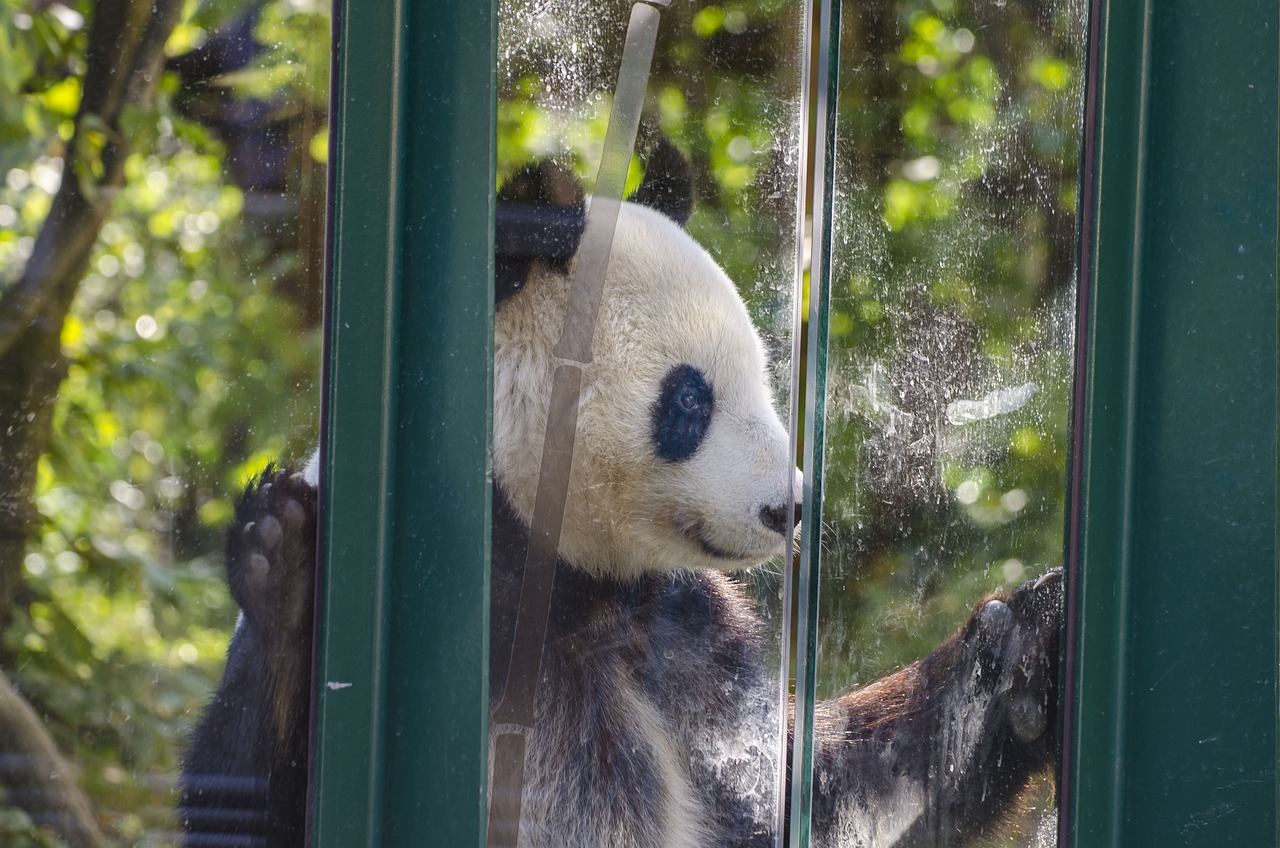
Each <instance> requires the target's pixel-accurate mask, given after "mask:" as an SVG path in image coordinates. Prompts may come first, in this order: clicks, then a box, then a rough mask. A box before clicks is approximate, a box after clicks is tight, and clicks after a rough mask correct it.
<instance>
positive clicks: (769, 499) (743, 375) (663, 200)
mask: <svg viewBox="0 0 1280 848" xmlns="http://www.w3.org/2000/svg"><path fill="white" fill-rule="evenodd" d="M691 186H692V180H691V178H690V175H689V169H688V165H687V163H685V161H684V160H683V158H682V157H680V155H679V154H678V153H676V152H675V149H674V148H673V147H671V146H670V145H669V143H665V142H661V143H660V144H659V147H658V148H656V149H655V151H654V152H653V154H651V156H650V161H649V166H648V168H647V171H646V175H645V180H644V182H643V183H642V185H641V187H640V189H639V190H638V191H637V192H636V194H635V195H633V196H632V198H631V202H626V203H623V204H622V206H621V209H620V211H619V214H618V221H617V228H616V231H615V234H614V240H613V247H612V253H611V258H610V262H609V269H608V272H607V274H606V278H605V286H604V296H603V301H602V303H601V308H600V313H599V317H598V319H597V324H596V328H595V333H594V346H593V350H592V362H591V363H590V364H589V365H587V366H585V367H584V369H583V371H584V377H583V386H582V394H581V400H580V405H579V413H578V429H577V437H576V442H575V446H574V452H573V465H572V469H571V474H570V483H569V495H568V502H567V506H566V510H565V517H564V524H563V528H562V531H561V536H560V554H561V556H562V557H563V558H564V559H565V560H566V561H567V562H569V563H571V564H573V565H575V566H577V567H579V568H582V569H585V570H587V571H590V572H593V573H596V574H600V575H609V576H615V577H630V576H636V575H639V574H641V573H643V572H647V571H670V570H674V569H679V568H689V567H695V568H698V567H700V568H714V569H739V568H746V567H749V566H752V565H755V564H757V563H760V562H762V561H764V560H765V559H767V558H769V557H770V556H773V555H774V554H777V553H780V552H782V551H783V550H784V549H786V548H787V547H789V538H788V537H787V531H788V519H789V517H790V516H792V515H795V516H796V518H797V520H798V517H799V502H800V495H799V491H800V482H799V479H798V478H799V473H798V472H796V471H795V469H794V464H793V462H792V459H791V452H790V446H789V439H788V435H787V430H786V428H785V427H784V426H783V425H782V422H781V421H780V420H779V418H778V415H777V412H776V411H775V410H774V408H773V404H772V400H771V393H770V389H769V385H768V381H767V377H766V370H765V369H766V363H765V354H764V349H763V346H762V344H761V342H760V339H759V337H758V336H757V334H756V331H755V329H754V327H753V326H752V324H751V320H750V317H749V316H748V314H747V310H746V307H745V306H744V304H743V302H742V299H741V297H739V295H738V292H737V290H736V288H735V287H734V285H733V283H732V281H731V280H730V279H729V278H728V276H727V275H726V274H725V273H724V271H722V270H721V269H720V267H719V266H718V265H717V264H716V263H715V261H714V260H713V259H712V258H711V257H710V256H709V255H708V254H707V252H706V251H705V250H703V249H702V247H700V246H699V245H698V244H697V243H696V242H695V241H694V240H693V239H692V238H690V236H689V235H688V234H687V233H686V232H685V231H684V229H683V224H684V222H685V221H686V220H687V218H688V214H689V212H690V211H691V209H692V193H691ZM499 200H500V202H501V203H500V216H499V231H498V244H499V260H498V263H497V280H498V283H497V285H498V299H499V306H498V310H497V316H496V318H495V322H494V372H495V379H494V436H493V442H494V473H495V477H496V479H497V483H498V485H499V486H501V487H502V489H503V491H504V492H505V493H506V495H507V497H508V499H509V500H510V501H511V503H512V505H513V506H514V507H515V509H516V511H517V512H518V513H519V515H520V517H521V518H522V519H523V520H524V521H525V522H526V523H528V522H529V521H530V520H531V517H532V514H533V504H534V494H535V492H536V490H537V485H538V474H539V466H540V462H541V450H540V448H541V445H542V441H543V436H544V434H545V432H546V425H547V410H548V406H549V399H550V391H551V385H552V374H553V372H554V370H555V368H556V366H557V365H558V364H559V360H557V359H556V357H555V356H554V355H553V352H552V351H553V348H554V347H555V345H556V342H557V341H558V339H559V336H560V332H561V326H562V323H563V320H564V311H565V304H566V301H567V297H568V293H569V288H570V284H571V277H572V268H573V254H574V252H575V251H576V249H577V242H578V239H579V238H580V236H581V233H582V220H583V201H582V192H581V188H580V187H579V186H578V184H577V182H576V180H574V179H573V178H572V177H571V176H570V175H569V174H568V172H567V171H564V170H563V169H560V168H558V167H556V166H554V165H551V164H548V163H543V164H541V165H539V166H536V167H534V168H530V169H527V170H525V171H523V172H521V173H520V174H518V175H516V176H515V177H512V179H511V180H510V181H508V184H507V185H505V186H504V187H503V190H502V192H500V193H499ZM538 208H541V209H543V210H549V212H550V214H549V215H544V216H543V220H544V221H548V222H550V225H549V226H544V227H542V228H541V230H540V234H539V235H536V236H535V235H531V234H530V231H528V229H527V228H525V229H522V228H521V227H522V225H521V224H520V221H522V220H524V221H527V220H530V219H532V217H534V216H532V215H531V214H530V213H531V212H532V211H533V210H535V209H538ZM504 210H505V213H506V214H503V211H504ZM513 221H514V222H515V223H514V224H512V222H513ZM504 222H506V225H505V226H504Z"/></svg>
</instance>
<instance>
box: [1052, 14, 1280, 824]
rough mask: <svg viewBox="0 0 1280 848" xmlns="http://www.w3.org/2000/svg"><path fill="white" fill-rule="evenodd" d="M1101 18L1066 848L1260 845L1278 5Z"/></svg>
mask: <svg viewBox="0 0 1280 848" xmlns="http://www.w3.org/2000/svg"><path fill="white" fill-rule="evenodd" d="M1099 5H1100V8H1099V9H1098V10H1097V14H1096V16H1095V23H1096V26H1097V40H1096V44H1097V47H1098V53H1097V62H1096V64H1095V77H1096V79H1095V87H1094V92H1093V95H1092V97H1091V100H1090V104H1091V112H1090V114H1091V119H1090V120H1088V121H1087V122H1086V123H1087V125H1092V128H1093V133H1092V135H1093V138H1092V141H1091V144H1092V147H1091V149H1090V150H1089V151H1088V153H1089V156H1088V157H1087V158H1088V159H1090V161H1091V165H1090V167H1089V171H1088V173H1086V175H1085V210H1084V214H1085V226H1084V239H1085V244H1084V247H1085V250H1084V251H1083V263H1082V265H1083V270H1084V273H1085V279H1086V280H1087V281H1088V283H1089V288H1088V301H1087V310H1086V312H1087V317H1088V324H1087V339H1086V344H1087V347H1086V348H1085V353H1086V358H1085V366H1086V367H1085V370H1084V371H1083V372H1082V375H1081V379H1082V380H1083V381H1084V382H1083V384H1082V390H1083V393H1082V400H1083V404H1084V405H1083V407H1082V413H1083V414H1082V417H1081V419H1080V420H1081V422H1082V425H1083V429H1082V432H1081V434H1080V435H1081V437H1082V441H1081V445H1080V449H1079V451H1078V453H1077V457H1078V465H1077V468H1076V473H1075V478H1074V479H1075V485H1076V490H1075V493H1076V498H1075V500H1076V505H1075V510H1074V512H1075V516H1076V520H1077V521H1078V528H1077V529H1078V545H1077V547H1076V548H1075V550H1074V552H1073V557H1072V558H1073V560H1074V563H1075V565H1076V566H1077V567H1078V570H1079V582H1078V584H1077V586H1076V587H1075V588H1074V591H1073V592H1072V593H1071V595H1070V596H1069V605H1070V606H1071V608H1072V612H1073V613H1074V614H1075V619H1074V621H1073V623H1072V630H1071V633H1070V641H1071V643H1072V644H1073V646H1074V648H1075V650H1074V653H1073V654H1071V656H1070V659H1071V661H1072V663H1073V667H1074V670H1075V673H1076V684H1075V687H1074V692H1073V693H1072V694H1071V695H1070V696H1069V697H1070V701H1069V704H1068V708H1069V711H1070V717H1069V721H1068V726H1067V728H1066V731H1067V734H1068V735H1067V741H1066V753H1067V756H1068V764H1067V779H1068V780H1069V783H1067V784H1066V785H1064V787H1063V790H1062V800H1063V806H1064V809H1065V812H1066V818H1065V822H1066V836H1067V844H1070V845H1072V846H1081V847H1082V848H1083V847H1084V846H1089V848H1092V846H1117V848H1119V846H1125V848H1135V847H1136V846H1148V845H1150V846H1162V848H1163V846H1170V845H1179V846H1183V845H1185V846H1206V848H1208V846H1214V848H1217V846H1226V845H1241V846H1263V845H1274V844H1276V841H1275V840H1276V797H1277V796H1276V761H1277V748H1276V742H1277V733H1276V723H1277V690H1276V676H1277V652H1276V623H1277V618H1276V609H1277V604H1276V598H1277V595H1276V588H1277V587H1276V572H1277V564H1276V482H1277V471H1276V469H1277V451H1276V403H1277V396H1276V373H1277V372H1276V318H1277V299H1276V282H1277V265H1276V263H1277V192H1278V191H1280V183H1278V179H1277V149H1278V147H1280V134H1278V131H1277V127H1278V121H1277V103H1278V100H1280V85H1278V80H1280V61H1278V59H1280V41H1278V36H1277V33H1278V32H1280V9H1278V8H1277V6H1276V4H1274V3H1250V2H1244V0H1227V2H1223V3H1217V4H1212V5H1210V4H1202V3H1195V2H1191V0H1170V2H1163V3H1159V4H1152V3H1148V4H1141V3H1120V2H1104V3H1100V4H1099ZM1095 117H1096V120H1092V118H1095Z"/></svg>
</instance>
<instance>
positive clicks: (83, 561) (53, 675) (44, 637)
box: [0, 0, 328, 846]
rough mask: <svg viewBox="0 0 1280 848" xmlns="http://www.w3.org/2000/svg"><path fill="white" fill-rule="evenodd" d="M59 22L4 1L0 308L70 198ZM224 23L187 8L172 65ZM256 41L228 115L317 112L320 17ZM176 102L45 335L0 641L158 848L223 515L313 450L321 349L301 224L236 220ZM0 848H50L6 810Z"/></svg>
mask: <svg viewBox="0 0 1280 848" xmlns="http://www.w3.org/2000/svg"><path fill="white" fill-rule="evenodd" d="M58 9H63V10H64V11H63V12H57V11H56V10H58ZM66 10H67V7H60V6H57V5H54V6H52V7H47V8H46V11H44V12H35V11H31V10H30V9H29V8H28V6H27V4H25V3H21V2H16V1H15V0H0V21H3V22H6V25H5V26H4V27H3V31H4V33H5V34H4V35H3V36H0V69H3V70H2V71H0V85H3V86H5V91H6V92H8V94H6V96H4V97H0V176H3V178H4V179H3V182H2V183H0V290H2V289H3V286H4V285H5V284H7V283H8V282H10V281H12V280H14V279H16V278H17V276H18V274H20V273H21V271H22V268H23V266H24V264H25V261H26V259H27V257H28V256H30V254H31V250H32V246H33V243H34V239H35V237H36V236H37V234H38V233H39V230H40V227H41V226H42V225H43V222H44V219H45V216H46V215H47V213H48V211H49V208H50V204H51V200H52V196H53V194H54V193H55V192H56V190H57V188H58V185H59V183H60V181H61V179H64V178H69V176H70V175H66V174H64V173H63V170H62V161H63V160H62V152H63V147H64V145H65V143H66V141H67V139H68V138H69V137H70V131H69V129H70V119H71V118H72V117H73V116H74V115H75V112H76V108H77V106H78V103H79V93H80V80H79V78H78V77H77V76H76V74H77V73H80V72H82V71H83V49H84V40H83V35H82V34H81V32H80V30H78V29H69V28H68V27H67V26H66V24H65V19H66V18H67V14H66ZM238 11H240V10H238V9H236V8H233V7H228V6H227V5H226V4H223V5H221V6H219V7H216V11H213V12H211V8H210V7H209V6H201V7H198V8H197V7H196V6H195V5H194V4H193V5H192V6H191V7H189V14H188V16H187V17H185V18H184V19H183V21H182V22H181V23H180V24H179V26H178V28H177V30H176V31H175V33H174V34H173V37H172V38H171V39H170V42H169V51H170V53H171V54H173V53H181V52H185V51H186V50H189V49H192V48H194V47H197V46H199V45H200V44H202V43H204V41H205V40H206V39H207V36H208V34H209V33H211V32H214V31H216V30H217V28H218V27H220V26H222V25H224V24H225V23H226V22H227V19H228V18H229V17H230V16H231V15H232V14H233V13H236V12H238ZM87 12H88V10H85V13H86V14H87ZM24 16H25V17H24ZM15 19H16V20H17V21H19V23H20V25H19V26H17V27H16V28H15V27H12V26H9V25H7V23H8V22H13V21H14V20H15ZM318 33H319V35H317V34H318ZM263 34H265V35H266V36H267V37H270V38H272V39H277V41H274V42H271V43H270V44H269V45H268V46H269V49H268V50H266V51H265V52H264V53H263V54H262V55H261V56H259V57H258V59H257V60H256V63H255V65H254V66H253V71H254V73H255V74H258V76H257V77H255V84H254V85H253V86H249V85H248V84H245V85H244V86H243V90H239V88H238V89H237V93H236V95H235V96H236V97H240V98H248V97H257V98H261V99H263V100H265V101H268V102H272V103H278V104H280V108H279V110H278V111H279V112H280V115H281V116H282V119H288V118H290V116H292V115H296V114H301V113H302V112H303V111H305V110H307V109H311V111H312V112H314V109H312V108H311V107H312V106H313V105H314V104H315V103H316V102H317V100H318V102H320V103H323V92H324V90H325V80H326V74H327V61H328V53H327V50H328V47H327V45H328V22H327V18H326V17H325V16H324V15H323V14H322V13H321V11H320V10H309V11H299V10H298V8H297V6H296V4H291V3H286V2H281V3H271V4H268V6H267V7H266V9H265V10H264V12H263V14H262V19H261V24H260V27H259V35H260V37H261V36H263ZM317 62H318V63H319V64H318V66H317V64H316V63H317ZM282 69H285V70H282ZM230 82H234V81H225V80H224V81H221V82H220V83H219V84H222V85H229V84H230ZM180 94H181V91H180V82H179V80H178V78H177V77H176V76H175V75H171V74H170V75H168V76H167V78H166V79H165V80H164V81H163V82H162V84H161V86H160V96H159V97H158V99H157V102H156V103H154V104H153V105H152V106H150V107H148V108H145V109H144V108H137V107H135V108H133V109H132V110H131V111H130V112H128V113H127V114H126V116H125V120H124V121H123V122H122V125H123V130H122V131H123V134H124V135H125V141H126V142H127V143H128V149H129V150H131V151H132V152H131V153H130V154H129V156H128V159H127V161H126V163H125V175H126V182H125V185H124V187H123V189H122V190H121V191H120V192H119V193H118V194H117V195H116V196H115V197H114V198H113V203H112V213H111V217H110V219H109V220H108V221H107V223H106V224H105V225H104V226H103V228H102V231H101V234H100V237H99V239H98V242H97V244H96V246H95V248H94V251H93V255H92V258H91V260H90V267H89V270H88V273H87V274H86V276H85V277H84V279H83V280H82V282H81V284H80V287H79V291H78V295H77V297H76V300H75V303H74V306H73V309H72V312H71V314H70V315H69V316H68V318H67V320H66V322H65V324H64V326H63V331H62V348H63V354H64V356H65V359H66V365H67V372H66V378H65V379H64V381H63V384H62V387H61V390H60V396H59V399H58V403H57V406H56V409H55V413H54V422H53V428H54V436H53V440H52V442H51V444H50V446H49V450H48V452H47V454H46V455H45V456H44V457H43V458H42V459H41V460H40V466H39V483H38V500H37V506H38V508H39V511H40V515H41V519H42V523H41V527H40V530H39V533H38V535H37V537H36V538H34V539H32V540H31V544H30V546H29V552H28V554H27V556H26V560H25V568H24V577H25V586H24V590H23V592H22V593H21V596H20V599H19V604H18V606H17V607H16V608H15V609H14V610H12V611H10V616H9V619H8V622H7V626H6V628H5V629H4V632H3V634H0V637H2V638H0V657H3V662H4V665H5V668H6V671H7V672H8V673H9V674H10V675H11V676H12V677H13V679H14V681H15V683H16V684H17V685H19V686H20V687H21V690H22V692H23V694H24V695H25V696H26V697H27V699H28V700H29V701H30V702H31V703H32V705H33V706H35V708H36V709H37V711H38V712H39V713H40V714H41V715H42V717H43V718H44V719H45V721H46V725H47V727H48V729H49V731H50V733H51V734H52V736H53V738H54V740H55V741H56V742H57V743H58V746H59V747H60V749H61V750H62V751H63V752H64V753H66V754H67V755H68V756H69V757H70V758H71V759H72V760H73V761H74V762H76V763H77V764H78V766H79V768H80V770H81V774H80V778H81V779H80V782H81V785H82V786H83V787H84V788H86V790H87V791H88V792H89V794H90V796H91V798H92V799H93V802H94V803H95V805H96V806H97V808H98V810H99V813H100V815H101V817H102V820H103V821H104V822H105V824H106V826H107V830H108V832H109V835H110V837H111V838H112V839H113V840H114V841H116V842H118V843H119V844H121V845H125V844H128V845H147V844H160V843H159V841H160V840H163V839H164V836H163V834H164V833H165V832H167V831H171V830H172V829H173V827H174V823H173V821H172V813H171V812H170V810H171V809H172V803H173V799H172V796H171V794H170V786H171V783H172V780H173V778H174V776H175V775H176V770H177V762H178V756H179V754H180V752H181V749H182V747H183V745H184V740H185V736H186V734H187V732H188V731H189V728H190V727H191V724H192V723H193V721H194V719H195V717H196V715H197V712H198V710H199V708H200V707H201V706H202V705H203V703H204V702H205V701H206V700H207V698H208V694H209V691H210V689H211V687H212V686H213V684H214V683H216V681H217V679H218V677H219V676H220V674H221V668H222V660H223V656H224V654H225V651H226V645H227V640H228V637H229V634H230V630H231V627H232V625H233V623H234V620H235V615H236V610H235V605H234V603H233V602H232V601H231V599H230V597H229V596H228V593H227V589H226V583H225V578H224V576H223V572H222V566H221V552H220V549H221V537H222V532H223V529H224V528H225V526H226V524H227V522H228V521H229V519H230V516H231V511H232V503H231V500H230V499H231V498H232V497H233V496H234V494H235V493H236V492H237V491H238V489H239V488H240V487H241V486H242V485H243V483H244V481H245V480H246V479H247V478H248V477H249V476H250V475H252V474H253V473H254V472H255V471H256V470H258V469H260V468H262V467H263V466H264V465H265V464H266V463H267V462H268V461H271V460H274V459H277V458H292V459H294V460H297V459H299V458H301V457H302V456H304V455H305V452H306V451H307V450H308V449H309V446H310V445H311V444H314V441H315V439H316V434H317V430H316V420H317V411H318V393H317V381H318V375H319V334H318V331H317V328H316V327H315V326H313V325H312V324H311V323H309V321H308V320H307V318H306V317H305V315H304V311H303V310H302V309H301V308H300V307H299V305H298V304H297V303H296V302H295V295H294V293H293V292H292V291H291V290H290V289H289V288H288V287H285V286H282V285H280V281H281V280H282V279H286V278H289V277H290V276H291V275H292V276H297V275H298V273H299V260H298V258H297V249H296V246H295V244H294V242H295V241H296V237H295V236H293V235H291V233H292V232H293V231H294V230H295V229H296V225H295V224H291V223H289V221H288V219H287V218H285V219H283V221H284V223H282V219H280V218H279V217H272V216H270V215H266V216H264V215H263V214H261V213H259V212H255V211H254V209H253V208H251V207H252V206H254V204H257V205H258V206H261V205H262V201H263V198H260V197H259V198H254V197H250V196H248V195H247V194H246V191H245V189H244V188H243V187H241V186H239V185H237V184H236V183H235V181H234V179H233V177H234V175H233V173H232V171H231V170H230V169H229V167H228V166H229V165H230V163H229V162H228V161H227V159H226V157H227V149H226V147H225V146H224V145H223V143H222V141H221V140H220V138H219V136H218V135H217V134H216V133H215V132H213V131H211V129H210V128H209V127H207V126H205V125H202V124H199V123H197V122H195V121H194V120H192V119H191V118H189V117H187V116H186V115H184V114H183V113H182V112H181V111H180V110H179V108H178V106H177V103H178V99H179V95H180ZM10 95H17V96H16V97H14V96H10ZM89 129H90V130H92V127H89ZM316 129H318V130H322V129H323V117H321V120H320V123H319V124H318V125H317V127H316ZM93 135H94V134H93V133H92V132H89V133H86V134H85V135H84V136H83V138H85V139H86V141H85V142H84V143H89V144H92V143H93ZM308 140H309V139H308ZM90 167H92V166H90ZM319 189H320V190H321V191H323V183H321V184H320V186H319ZM291 191H292V192H293V193H292V195H286V196H283V197H281V198H279V199H278V200H273V202H277V203H278V202H280V201H283V202H284V203H285V204H286V205H291V206H292V208H293V209H294V210H295V211H294V215H295V216H296V214H297V212H296V210H297V207H298V203H299V197H298V195H297V192H298V188H297V183H296V181H295V182H294V183H293V187H292V188H291ZM268 199H271V198H268ZM318 283H319V280H318V279H317V278H315V277H314V276H313V277H311V278H310V279H309V282H306V284H307V285H311V286H316V285H318ZM9 833H13V834H14V839H17V838H18V836H17V834H22V838H24V839H26V840H27V841H26V842H13V841H11V840H10V839H9V838H8V836H7V835H8V834H9ZM0 834H4V835H5V836H3V837H0V841H3V842H4V844H6V845H7V844H30V845H42V846H43V845H52V844H55V843H53V842H50V841H48V838H47V837H46V835H45V832H44V831H43V830H42V829H37V828H34V827H33V826H31V825H30V823H29V822H24V821H23V819H22V817H21V814H19V813H17V812H16V811H11V810H5V811H3V814H2V815H0Z"/></svg>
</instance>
